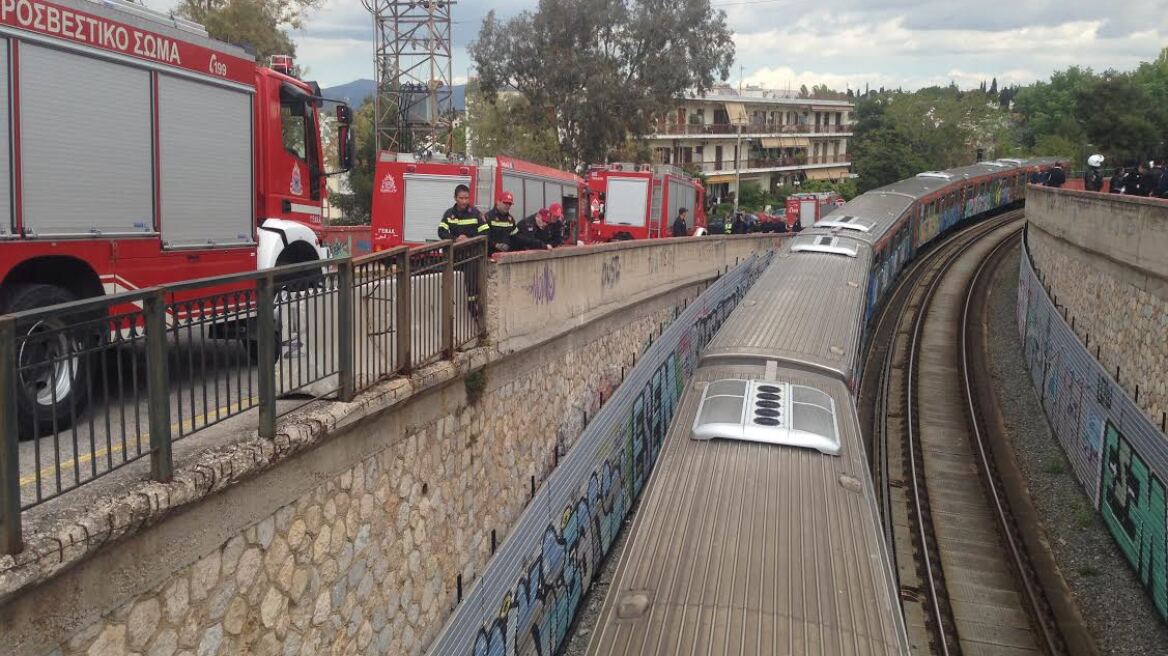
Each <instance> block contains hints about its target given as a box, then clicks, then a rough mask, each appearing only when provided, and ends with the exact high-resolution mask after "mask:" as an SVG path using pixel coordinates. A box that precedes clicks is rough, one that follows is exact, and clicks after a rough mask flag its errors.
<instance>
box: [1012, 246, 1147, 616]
mask: <svg viewBox="0 0 1168 656" xmlns="http://www.w3.org/2000/svg"><path fill="white" fill-rule="evenodd" d="M1031 234H1032V235H1033V234H1034V233H1033V232H1032V233H1031ZM1017 321H1018V332H1019V333H1020V334H1021V335H1022V338H1023V343H1024V347H1025V351H1026V366H1027V368H1028V369H1029V370H1030V374H1031V376H1032V378H1033V382H1034V386H1035V388H1036V390H1037V392H1038V396H1039V398H1040V399H1041V400H1042V407H1043V409H1044V411H1045V413H1046V416H1047V419H1048V421H1049V422H1050V426H1051V429H1052V431H1053V432H1054V434H1055V436H1056V437H1057V438H1058V440H1059V442H1060V444H1061V445H1062V447H1063V450H1064V451H1065V452H1066V454H1067V459H1068V460H1069V461H1070V462H1071V465H1072V467H1073V469H1074V472H1075V476H1076V477H1077V478H1078V480H1079V482H1080V483H1081V484H1082V485H1083V489H1084V491H1086V493H1087V496H1088V497H1089V498H1090V499H1091V500H1092V503H1093V504H1094V505H1095V507H1096V508H1097V509H1098V510H1099V512H1100V514H1101V515H1102V517H1103V523H1104V524H1105V525H1106V526H1107V528H1108V530H1109V531H1110V532H1111V535H1112V537H1114V538H1115V542H1116V544H1117V545H1118V546H1119V549H1120V551H1121V552H1122V553H1123V554H1124V556H1125V557H1127V559H1128V562H1129V563H1130V564H1131V566H1132V569H1133V570H1134V571H1135V572H1136V575H1137V577H1138V579H1139V581H1141V583H1142V584H1143V585H1144V587H1145V588H1146V589H1147V591H1148V594H1149V595H1150V596H1151V597H1152V601H1153V602H1154V604H1155V606H1156V609H1157V610H1158V611H1159V612H1160V615H1161V617H1163V618H1165V619H1168V503H1166V495H1165V481H1168V436H1166V435H1165V434H1164V433H1163V432H1161V431H1160V430H1159V427H1158V426H1157V425H1154V424H1153V423H1152V422H1151V421H1149V420H1148V418H1147V416H1146V415H1145V414H1144V412H1143V411H1141V409H1140V408H1138V407H1137V406H1136V403H1135V402H1134V400H1133V399H1132V398H1131V397H1130V396H1129V395H1128V394H1127V393H1125V391H1124V390H1123V389H1122V388H1120V386H1119V385H1117V384H1116V381H1115V379H1114V378H1113V377H1112V375H1111V374H1112V373H1113V372H1112V371H1110V370H1108V369H1106V368H1104V367H1103V366H1101V365H1100V364H1099V363H1098V362H1097V361H1096V360H1095V357H1094V353H1093V352H1091V351H1089V350H1088V349H1087V347H1086V346H1085V344H1084V343H1083V341H1082V340H1081V339H1080V337H1079V336H1077V335H1076V334H1075V333H1074V332H1073V331H1072V330H1071V326H1070V324H1069V323H1068V322H1067V321H1065V320H1064V319H1063V317H1062V313H1061V311H1060V310H1059V309H1057V308H1056V307H1055V305H1054V303H1053V302H1052V300H1051V298H1050V297H1049V296H1048V295H1047V293H1046V290H1045V289H1043V286H1042V283H1041V281H1040V280H1039V279H1038V276H1037V274H1036V273H1035V271H1034V269H1033V268H1032V267H1031V262H1030V258H1029V257H1028V254H1027V253H1026V252H1025V251H1024V252H1023V256H1022V262H1021V265H1020V271H1019V276H1018V314H1017ZM1163 375H1164V372H1163V371H1161V376H1163Z"/></svg>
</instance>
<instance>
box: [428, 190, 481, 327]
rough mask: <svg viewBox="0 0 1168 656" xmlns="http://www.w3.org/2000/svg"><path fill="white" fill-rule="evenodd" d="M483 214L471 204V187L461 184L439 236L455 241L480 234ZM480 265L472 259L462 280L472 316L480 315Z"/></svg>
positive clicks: (443, 215)
mask: <svg viewBox="0 0 1168 656" xmlns="http://www.w3.org/2000/svg"><path fill="white" fill-rule="evenodd" d="M485 225H486V224H485V223H483V215H482V214H480V213H479V210H478V208H477V207H475V206H473V205H471V204H470V187H467V186H466V185H463V184H460V185H458V186H457V187H455V188H454V207H451V208H450V209H448V210H446V211H445V212H444V213H443V214H442V220H441V221H439V222H438V238H439V239H453V240H454V242H455V243H458V242H460V241H466V240H467V239H472V238H474V237H478V236H479V234H480V233H479V226H485ZM478 270H479V268H478V266H476V265H475V263H474V262H473V261H472V262H471V264H470V266H467V267H466V268H465V269H464V270H463V272H462V273H463V276H462V281H463V284H464V285H465V286H466V304H467V308H468V309H469V310H470V313H471V316H473V317H475V318H476V319H477V318H478V316H479V295H478V289H479V276H478Z"/></svg>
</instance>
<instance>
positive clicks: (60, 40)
mask: <svg viewBox="0 0 1168 656" xmlns="http://www.w3.org/2000/svg"><path fill="white" fill-rule="evenodd" d="M275 59H276V60H277V61H274V62H273V67H272V68H265V67H262V66H258V65H257V64H256V62H255V60H254V58H252V57H251V56H250V55H248V54H247V53H246V52H245V51H244V50H243V49H241V48H238V47H235V46H232V45H229V44H226V43H222V42H218V41H215V40H212V39H211V38H209V37H208V35H207V32H206V30H205V29H203V28H202V27H201V26H199V25H197V24H194V23H190V22H187V21H183V20H181V19H176V18H172V17H170V16H166V15H164V14H161V13H157V12H153V11H151V10H149V9H146V8H144V7H142V6H140V5H134V4H130V3H128V2H121V1H120V0H103V2H102V3H94V2H86V1H84V0H54V1H53V2H48V1H46V0H28V1H27V3H25V2H21V3H11V2H9V3H3V4H2V5H0V93H3V94H4V103H2V104H0V154H2V156H0V175H4V176H6V177H7V184H3V185H0V205H2V206H4V207H7V208H9V216H8V218H7V219H4V218H0V313H12V312H18V311H21V310H28V309H32V308H35V307H42V306H46V305H52V304H56V303H63V302H68V301H71V300H75V299H80V298H85V297H92V296H100V295H102V294H108V293H113V292H117V291H123V290H133V289H139V288H145V287H151V286H155V285H160V284H165V283H170V282H176V281H180V280H189V279H195V278H202V277H209V276H219V275H225V274H231V273H239V272H244V271H254V270H255V269H257V268H264V267H270V266H274V265H277V264H284V263H294V262H303V261H311V260H316V259H319V258H321V257H322V251H321V249H320V248H319V244H318V239H317V235H316V233H315V230H314V229H315V228H316V227H317V226H319V225H320V224H321V217H322V208H323V202H324V198H325V194H326V185H325V176H326V174H328V173H329V172H328V171H326V170H325V168H326V166H325V161H324V151H323V149H322V146H321V131H322V122H323V121H325V120H331V121H332V122H334V123H335V125H336V126H337V129H338V135H337V136H338V143H339V148H338V155H339V157H338V161H339V163H340V166H339V168H340V169H342V170H346V169H347V168H348V165H349V161H350V159H351V153H352V145H351V135H350V134H349V118H350V111H349V108H348V107H347V106H345V105H343V104H338V106H337V108H336V113H335V115H334V116H333V117H331V118H326V116H325V114H324V112H323V111H322V109H321V103H322V101H323V99H322V98H321V97H320V89H319V87H318V86H317V85H316V84H314V83H310V82H305V81H302V80H299V79H297V78H296V77H295V76H294V75H293V68H292V65H291V61H290V58H275ZM338 172H339V171H338ZM201 293H206V290H203V292H201ZM45 375H46V376H48V378H47V379H45V380H29V381H23V382H25V383H27V386H26V391H27V394H26V395H25V396H24V397H22V399H21V402H20V408H21V413H22V416H23V415H28V414H37V413H42V412H46V411H48V410H46V408H48V407H50V406H51V407H53V408H56V409H57V411H58V412H60V411H65V412H68V408H69V406H70V400H69V399H68V398H67V397H68V395H69V394H71V393H72V392H73V388H74V387H75V385H74V383H76V382H78V381H79V380H80V378H81V376H83V375H84V372H83V371H74V372H73V373H72V374H71V375H69V374H62V373H61V372H53V371H48V372H46V373H45ZM61 376H65V377H66V380H59V378H60V377H61ZM51 387H52V388H55V389H56V392H55V395H56V402H55V403H52V404H49V403H48V399H47V397H46V394H48V393H49V391H51V390H50V389H49V388H51ZM82 387H84V386H83V385H82ZM38 399H39V400H38ZM60 419H61V421H62V423H63V422H64V421H65V419H66V417H61V418H60Z"/></svg>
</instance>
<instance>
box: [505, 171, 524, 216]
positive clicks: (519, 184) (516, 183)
mask: <svg viewBox="0 0 1168 656" xmlns="http://www.w3.org/2000/svg"><path fill="white" fill-rule="evenodd" d="M503 191H509V192H511V195H512V196H514V197H515V204H514V205H512V206H511V216H514V217H516V220H518V219H522V218H523V217H525V216H527V214H526V213H524V211H523V208H524V207H526V205H525V204H524V202H523V178H520V177H519V176H517V175H515V174H513V173H504V174H503Z"/></svg>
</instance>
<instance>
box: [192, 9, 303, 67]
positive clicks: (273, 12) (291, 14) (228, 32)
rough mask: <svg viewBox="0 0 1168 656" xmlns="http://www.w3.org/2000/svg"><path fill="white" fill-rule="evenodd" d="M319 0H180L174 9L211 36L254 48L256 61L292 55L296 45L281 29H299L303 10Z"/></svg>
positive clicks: (301, 23)
mask: <svg viewBox="0 0 1168 656" xmlns="http://www.w3.org/2000/svg"><path fill="white" fill-rule="evenodd" d="M323 4H324V2H323V0H182V1H181V2H179V4H178V6H177V7H176V8H175V10H174V13H175V14H177V15H179V16H182V17H183V18H188V19H190V20H193V21H195V22H196V23H202V24H203V25H204V26H206V28H207V33H208V34H210V35H211V37H212V38H214V39H218V40H220V41H226V42H228V43H234V44H236V45H240V46H247V47H249V48H251V49H252V50H254V51H255V54H256V58H257V59H258V60H259V61H267V60H268V59H269V58H270V57H271V56H272V55H294V54H296V45H295V44H294V43H292V39H290V38H289V37H288V34H287V33H286V32H285V30H289V29H300V28H301V27H302V26H303V25H304V14H305V12H306V11H308V10H309V9H316V8H319V7H320V6H321V5H323Z"/></svg>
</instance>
